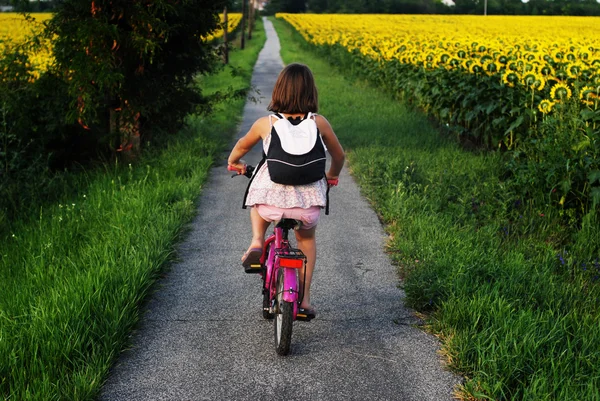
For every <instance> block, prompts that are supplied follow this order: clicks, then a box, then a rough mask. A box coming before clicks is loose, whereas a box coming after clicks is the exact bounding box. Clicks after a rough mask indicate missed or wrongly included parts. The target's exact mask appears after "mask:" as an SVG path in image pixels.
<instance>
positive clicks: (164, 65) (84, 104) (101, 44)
mask: <svg viewBox="0 0 600 401" xmlns="http://www.w3.org/2000/svg"><path fill="white" fill-rule="evenodd" d="M226 3H227V2H226V1H225V0H203V1H202V0H201V1H198V0H196V1H194V0H179V1H176V2H173V1H167V0H155V1H151V0H146V1H141V0H64V1H62V2H60V3H59V4H58V6H57V8H56V13H55V15H54V17H53V18H52V20H51V22H50V23H49V32H50V33H51V34H52V35H56V37H57V39H56V40H55V43H54V54H55V58H56V62H57V66H58V69H59V72H60V73H61V74H62V76H63V77H64V79H65V81H66V82H67V85H68V91H69V94H70V97H71V112H70V113H69V115H68V116H67V120H68V121H77V122H79V124H80V125H81V126H82V127H84V128H85V129H90V127H91V126H92V125H98V124H99V125H100V128H101V129H103V130H105V131H108V132H109V133H110V134H111V139H112V140H120V146H119V148H118V150H121V151H124V152H127V153H128V154H131V153H132V152H133V153H135V152H136V151H137V150H139V145H140V135H141V134H143V133H148V132H150V130H152V131H153V132H157V130H160V129H161V128H162V129H164V128H168V129H175V128H177V126H179V125H180V124H181V123H182V121H183V118H184V117H185V115H187V114H188V113H189V112H191V111H192V110H193V109H194V108H195V107H199V106H201V105H202V104H203V103H204V102H205V100H204V98H203V97H202V95H201V94H200V93H199V91H198V90H197V88H193V87H192V83H193V79H194V77H195V75H196V74H198V73H207V72H209V71H211V70H212V69H213V68H214V67H215V62H216V60H217V55H216V53H215V52H214V50H213V48H212V47H211V46H210V45H208V44H206V43H205V42H204V41H203V40H202V37H204V36H205V35H207V34H208V33H209V32H211V31H213V30H214V29H215V28H216V27H217V26H218V23H219V19H218V13H219V12H221V11H222V10H223V7H224V5H225V4H226Z"/></svg>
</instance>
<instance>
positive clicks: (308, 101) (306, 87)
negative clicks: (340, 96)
mask: <svg viewBox="0 0 600 401" xmlns="http://www.w3.org/2000/svg"><path fill="white" fill-rule="evenodd" d="M267 110H269V111H274V112H276V113H287V114H296V113H308V112H309V111H310V112H313V113H316V112H317V111H319V98H318V95H317V87H316V85H315V79H314V78H313V75H312V72H311V71H310V68H308V67H307V66H305V65H304V64H298V63H292V64H289V65H288V66H287V67H285V68H284V69H283V70H282V71H281V72H280V73H279V77H277V82H275V87H274V88H273V95H272V97H271V103H270V104H269V107H267Z"/></svg>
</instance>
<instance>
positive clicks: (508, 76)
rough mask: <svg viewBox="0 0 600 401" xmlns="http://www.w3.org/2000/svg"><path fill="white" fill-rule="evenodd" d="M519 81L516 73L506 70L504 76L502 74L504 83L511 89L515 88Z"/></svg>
mask: <svg viewBox="0 0 600 401" xmlns="http://www.w3.org/2000/svg"><path fill="white" fill-rule="evenodd" d="M519 79H520V76H519V74H518V73H516V72H515V71H510V70H506V71H504V74H502V82H504V84H505V85H508V86H510V87H511V88H513V87H514V86H515V83H516V82H519Z"/></svg>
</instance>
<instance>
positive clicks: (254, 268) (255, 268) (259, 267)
mask: <svg viewBox="0 0 600 401" xmlns="http://www.w3.org/2000/svg"><path fill="white" fill-rule="evenodd" d="M244 271H245V272H246V273H248V274H256V273H260V272H262V265H261V264H258V265H250V266H248V267H244Z"/></svg>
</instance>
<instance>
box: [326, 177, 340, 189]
mask: <svg viewBox="0 0 600 401" xmlns="http://www.w3.org/2000/svg"><path fill="white" fill-rule="evenodd" d="M338 182H339V179H338V177H327V186H328V187H337V185H338Z"/></svg>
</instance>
